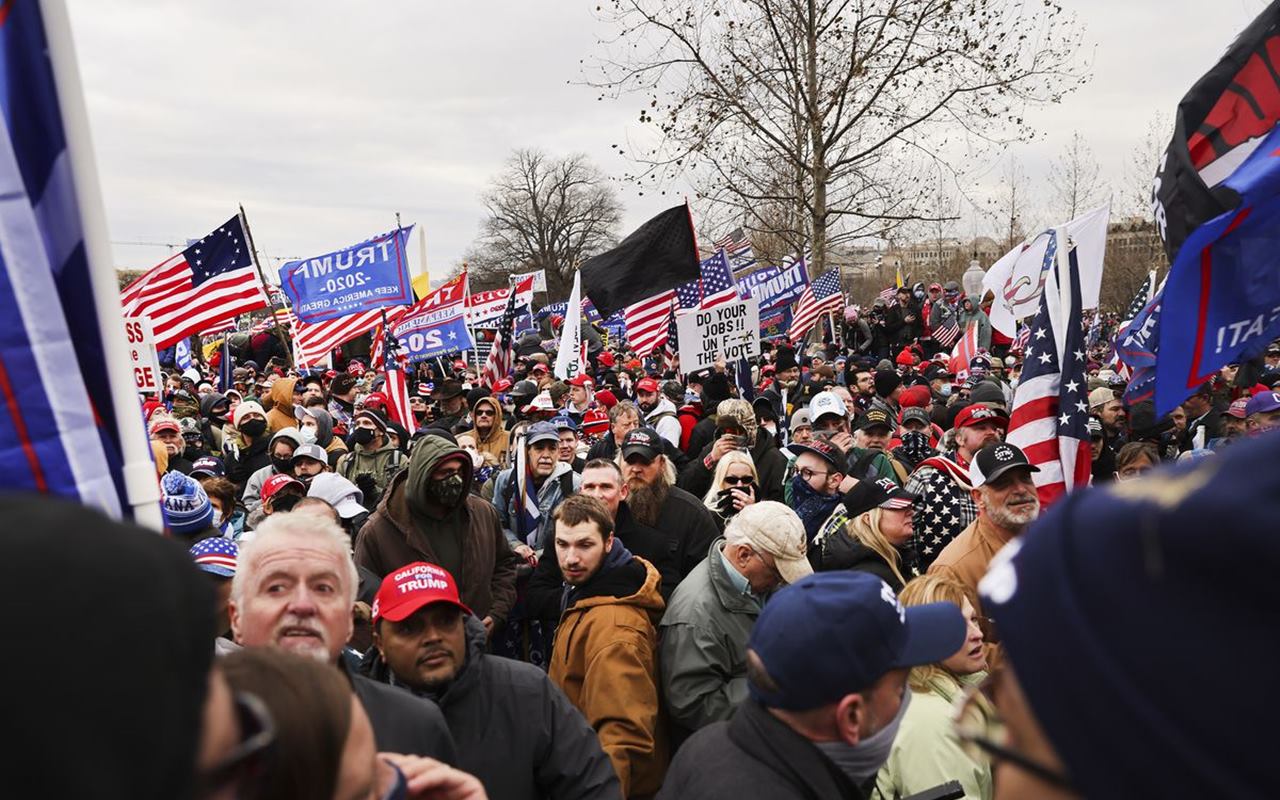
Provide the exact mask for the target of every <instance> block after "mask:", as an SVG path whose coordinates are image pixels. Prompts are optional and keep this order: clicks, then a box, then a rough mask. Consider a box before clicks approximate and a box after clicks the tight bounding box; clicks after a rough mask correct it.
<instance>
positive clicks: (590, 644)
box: [548, 540, 667, 797]
mask: <svg viewBox="0 0 1280 800" xmlns="http://www.w3.org/2000/svg"><path fill="white" fill-rule="evenodd" d="M610 562H616V563H613V564H611V563H610ZM658 581H659V577H658V570H656V569H655V568H654V567H653V565H652V564H650V563H649V562H647V561H645V560H644V559H642V558H638V557H636V556H632V555H630V553H628V552H627V551H626V548H625V547H622V545H621V544H619V543H618V542H617V541H616V540H615V541H614V543H613V551H611V552H610V554H609V556H608V560H607V561H606V563H605V566H604V568H602V569H601V571H600V572H599V573H598V574H597V575H596V576H595V577H594V578H592V579H591V580H590V581H588V582H587V583H586V584H585V585H583V586H582V587H580V588H578V589H576V590H573V591H571V592H568V593H567V595H566V597H567V602H568V607H567V608H566V609H565V611H564V614H563V615H562V616H561V618H560V626H559V627H558V628H557V629H556V636H555V643H554V645H553V647H552V651H551V660H550V664H549V665H548V675H549V677H550V678H551V680H552V681H553V682H554V683H555V684H556V685H557V686H559V687H560V688H561V689H563V690H564V693H565V696H567V697H568V698H569V702H571V703H573V704H574V705H575V706H577V707H578V709H579V710H581V711H582V714H583V716H585V717H586V718H587V722H588V723H589V724H590V725H591V727H592V728H593V729H594V730H595V732H596V735H597V736H598V737H599V738H600V744H601V746H602V747H603V748H604V751H605V753H606V754H607V755H608V756H609V760H610V761H611V762H613V768H614V771H616V772H617V773H618V780H619V781H620V782H621V783H622V794H623V796H624V797H638V796H647V795H651V794H653V793H655V792H657V791H658V788H659V787H660V786H661V785H662V779H663V776H664V774H665V773H666V769H667V741H666V736H665V733H664V731H663V730H662V728H663V726H662V724H661V721H660V719H659V711H658V664H657V660H658V653H657V650H658V634H657V627H656V626H657V622H658V619H659V617H660V616H661V614H662V609H663V602H662V595H661V594H660V593H659V592H658Z"/></svg>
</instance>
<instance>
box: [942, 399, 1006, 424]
mask: <svg viewBox="0 0 1280 800" xmlns="http://www.w3.org/2000/svg"><path fill="white" fill-rule="evenodd" d="M979 422H994V423H995V424H997V425H999V426H1000V427H1001V428H1008V427H1009V418H1008V417H1006V416H1005V415H1004V412H1002V411H1001V410H1000V409H998V408H992V407H991V406H985V405H983V404H981V403H974V404H973V405H971V406H965V407H964V408H962V409H961V410H960V413H959V414H956V426H955V427H956V430H959V429H961V428H967V427H969V426H970V425H977V424H978V423H979Z"/></svg>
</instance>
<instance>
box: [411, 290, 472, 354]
mask: <svg viewBox="0 0 1280 800" xmlns="http://www.w3.org/2000/svg"><path fill="white" fill-rule="evenodd" d="M465 309H466V306H465V305H464V304H462V303H456V304H454V305H449V306H445V307H444V308H435V309H431V310H429V311H425V312H423V313H421V314H418V315H416V316H413V317H410V318H408V319H402V320H400V321H399V322H397V323H396V324H395V326H393V327H392V328H391V335H392V336H395V337H396V339H397V340H398V341H399V342H400V347H401V348H402V350H403V352H404V355H405V357H407V358H408V359H409V361H410V362H411V363H416V362H418V361H426V360H427V359H430V358H435V357H436V356H443V355H448V354H450V353H457V352H461V351H463V350H473V349H475V345H474V344H473V343H472V341H471V332H470V331H468V330H467V315H466V310H465Z"/></svg>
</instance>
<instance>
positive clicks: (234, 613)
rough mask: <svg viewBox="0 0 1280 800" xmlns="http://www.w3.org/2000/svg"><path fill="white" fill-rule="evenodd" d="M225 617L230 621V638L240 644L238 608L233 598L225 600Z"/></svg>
mask: <svg viewBox="0 0 1280 800" xmlns="http://www.w3.org/2000/svg"><path fill="white" fill-rule="evenodd" d="M227 619H228V620H229V621H230V622H231V638H232V639H233V640H235V642H236V644H242V642H241V641H240V608H239V607H238V606H237V605H236V601H235V600H228V601H227Z"/></svg>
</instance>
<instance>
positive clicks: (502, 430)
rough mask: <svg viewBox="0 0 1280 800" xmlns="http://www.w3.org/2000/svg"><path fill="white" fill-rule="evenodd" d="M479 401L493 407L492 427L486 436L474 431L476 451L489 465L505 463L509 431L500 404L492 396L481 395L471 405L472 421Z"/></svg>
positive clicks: (509, 436)
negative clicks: (504, 422) (504, 423)
mask: <svg viewBox="0 0 1280 800" xmlns="http://www.w3.org/2000/svg"><path fill="white" fill-rule="evenodd" d="M481 403H484V404H485V405H488V406H491V407H492V408H493V427H492V428H491V429H490V430H489V435H488V436H484V437H481V436H480V433H479V432H478V431H476V432H475V437H476V451H477V452H479V453H480V454H481V455H483V456H484V457H485V459H484V460H485V463H486V464H488V465H489V466H491V467H501V466H504V465H505V464H506V463H507V455H508V450H510V448H511V432H510V431H508V430H507V429H506V426H505V425H503V420H502V404H501V403H499V402H498V401H497V400H494V399H493V398H492V397H481V398H480V399H479V400H477V401H476V402H475V405H473V406H472V407H471V419H472V420H473V421H474V420H475V418H476V414H475V410H476V409H477V408H479V407H480V404H481Z"/></svg>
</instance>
